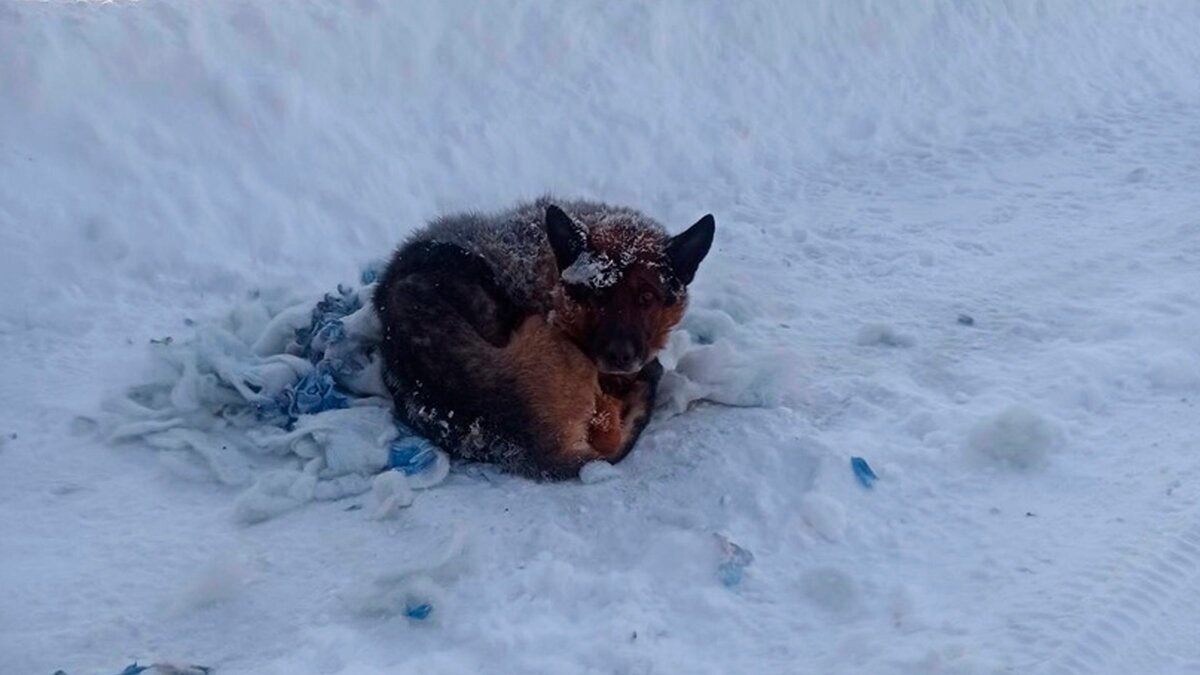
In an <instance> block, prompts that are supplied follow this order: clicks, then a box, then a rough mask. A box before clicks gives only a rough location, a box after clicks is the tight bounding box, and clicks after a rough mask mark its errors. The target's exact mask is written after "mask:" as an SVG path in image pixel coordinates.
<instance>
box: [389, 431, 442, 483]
mask: <svg viewBox="0 0 1200 675" xmlns="http://www.w3.org/2000/svg"><path fill="white" fill-rule="evenodd" d="M437 459H438V447H437V446H436V445H434V444H433V443H430V442H429V441H427V440H425V439H424V438H421V437H420V436H402V437H401V438H399V439H398V440H396V441H393V442H392V445H391V447H390V448H388V468H389V469H393V470H395V471H402V472H404V474H405V475H406V476H412V475H414V474H418V473H421V472H423V471H425V470H426V469H428V468H429V467H430V466H432V465H433V464H434V463H435V462H437Z"/></svg>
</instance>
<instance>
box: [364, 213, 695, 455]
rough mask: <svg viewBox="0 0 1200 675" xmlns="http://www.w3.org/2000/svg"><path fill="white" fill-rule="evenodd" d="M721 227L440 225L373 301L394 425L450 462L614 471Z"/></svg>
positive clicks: (588, 220) (478, 220)
mask: <svg viewBox="0 0 1200 675" xmlns="http://www.w3.org/2000/svg"><path fill="white" fill-rule="evenodd" d="M714 228H715V224H714V221H713V217H712V216H711V215H707V216H704V217H703V218H701V219H700V220H699V221H698V222H696V223H695V224H694V225H692V226H691V227H690V228H688V229H687V230H686V231H684V232H683V233H682V234H679V235H676V236H674V237H671V236H669V235H668V234H667V232H666V230H664V229H663V227H662V226H661V225H659V224H658V223H656V222H655V221H653V220H651V219H650V218H649V217H647V216H645V215H643V214H642V213H639V212H638V211H635V210H633V209H629V208H624V207H618V206H610V205H607V204H602V203H597V202H588V201H567V202H559V203H554V202H552V201H551V200H550V199H549V198H542V199H540V200H538V201H536V202H532V203H523V204H518V205H517V206H515V207H513V208H511V209H509V210H507V211H503V212H499V213H494V214H476V213H464V214H457V215H450V216H444V217H441V218H438V219H436V220H434V221H433V222H432V223H430V224H429V225H427V226H426V227H425V228H423V229H422V230H420V231H418V232H417V233H416V234H414V235H413V236H412V237H411V238H409V239H408V241H406V242H405V243H404V244H403V245H401V246H400V248H399V249H398V250H397V251H396V253H395V255H394V257H393V258H392V260H391V262H390V263H389V265H388V267H387V269H386V271H385V272H384V274H383V276H382V278H381V280H380V283H379V286H378V287H377V288H376V290H375V296H374V305H375V308H376V309H377V311H378V312H379V316H380V319H381V320H382V324H383V345H382V352H383V357H384V366H385V375H384V380H385V382H386V383H387V386H388V389H389V390H390V391H391V392H392V396H393V398H394V400H395V406H396V413H397V415H398V416H399V418H400V419H401V421H403V422H404V423H405V424H407V425H408V426H410V427H412V428H413V429H414V430H415V431H417V432H418V433H420V434H422V435H424V436H426V437H428V438H430V439H431V440H432V441H434V442H435V443H438V444H439V445H441V446H442V447H443V448H445V449H446V450H447V451H448V452H450V454H452V455H455V456H458V457H461V458H464V459H469V460H475V461H483V462H492V463H496V464H500V465H501V466H502V467H504V468H505V469H507V470H509V471H514V472H518V473H522V474H525V475H529V476H534V477H539V478H569V477H574V476H577V475H578V474H579V469H580V467H582V466H583V465H584V464H586V463H587V462H589V461H592V460H596V459H603V460H607V461H609V462H614V463H615V462H618V461H620V460H621V459H623V458H624V457H625V455H627V454H628V453H629V451H630V450H631V449H632V448H633V445H634V443H635V442H636V441H637V439H638V436H640V435H641V433H642V430H643V429H644V428H645V426H646V423H647V422H648V421H649V419H650V414H651V410H652V408H653V406H654V397H655V390H656V389H657V386H658V381H659V378H660V377H661V375H662V366H661V365H660V364H659V362H658V359H657V358H656V354H657V353H658V352H659V350H661V349H662V348H663V346H664V345H665V344H666V342H667V338H668V335H669V333H670V331H671V329H672V328H674V327H675V325H676V324H678V323H679V321H680V320H681V319H682V318H683V312H684V309H685V308H686V306H687V286H688V284H689V283H691V281H692V279H693V277H694V276H695V274H696V269H697V267H698V266H699V265H700V261H701V260H703V259H704V257H705V255H707V254H708V250H709V247H710V246H711V245H712V240H713V232H714Z"/></svg>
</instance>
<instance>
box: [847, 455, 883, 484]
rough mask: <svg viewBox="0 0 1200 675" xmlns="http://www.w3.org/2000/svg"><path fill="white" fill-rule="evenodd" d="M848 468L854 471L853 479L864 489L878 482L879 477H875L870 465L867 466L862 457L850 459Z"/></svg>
mask: <svg viewBox="0 0 1200 675" xmlns="http://www.w3.org/2000/svg"><path fill="white" fill-rule="evenodd" d="M850 468H852V469H854V477H855V478H857V479H858V482H859V483H862V486H863V487H865V488H870V487H871V486H872V485H873V484H874V483H875V481H877V480H879V476H876V475H875V472H874V471H872V470H871V465H870V464H867V460H865V459H863V458H862V457H851V458H850Z"/></svg>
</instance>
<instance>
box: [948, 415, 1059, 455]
mask: <svg viewBox="0 0 1200 675" xmlns="http://www.w3.org/2000/svg"><path fill="white" fill-rule="evenodd" d="M1063 440H1064V434H1063V431H1062V429H1061V428H1060V427H1059V425H1058V424H1056V423H1055V422H1053V421H1052V420H1050V419H1049V418H1047V417H1044V416H1042V415H1039V414H1037V413H1036V412H1034V411H1033V410H1030V409H1029V408H1026V407H1024V406H1012V407H1010V408H1007V409H1005V410H1004V411H1002V412H1000V413H999V414H997V415H994V416H992V417H989V418H987V419H985V420H982V421H981V422H979V423H978V424H976V425H975V427H974V428H973V429H972V430H971V433H970V436H969V437H968V439H967V447H968V448H969V449H970V451H971V452H972V453H973V454H974V455H975V456H977V457H979V458H981V459H983V460H984V461H986V462H989V463H991V464H994V465H997V466H1002V467H1006V468H1011V469H1018V470H1029V469H1035V468H1038V467H1040V466H1042V465H1044V464H1045V463H1046V462H1047V461H1048V460H1049V457H1050V453H1051V452H1053V451H1054V450H1056V449H1057V448H1058V447H1059V446H1060V445H1062V443H1063Z"/></svg>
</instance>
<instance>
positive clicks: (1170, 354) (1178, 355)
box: [1146, 349, 1200, 392]
mask: <svg viewBox="0 0 1200 675" xmlns="http://www.w3.org/2000/svg"><path fill="white" fill-rule="evenodd" d="M1146 374H1147V376H1148V377H1149V379H1150V384H1151V385H1152V386H1154V388H1155V389H1161V390H1164V391H1172V392H1181V391H1191V390H1195V389H1200V358H1198V357H1197V356H1196V355H1195V354H1191V353H1188V352H1185V351H1183V350H1182V349H1174V350H1169V351H1166V352H1163V353H1161V354H1158V355H1155V356H1154V357H1152V358H1151V359H1150V365H1149V368H1148V369H1147V373H1146Z"/></svg>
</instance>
